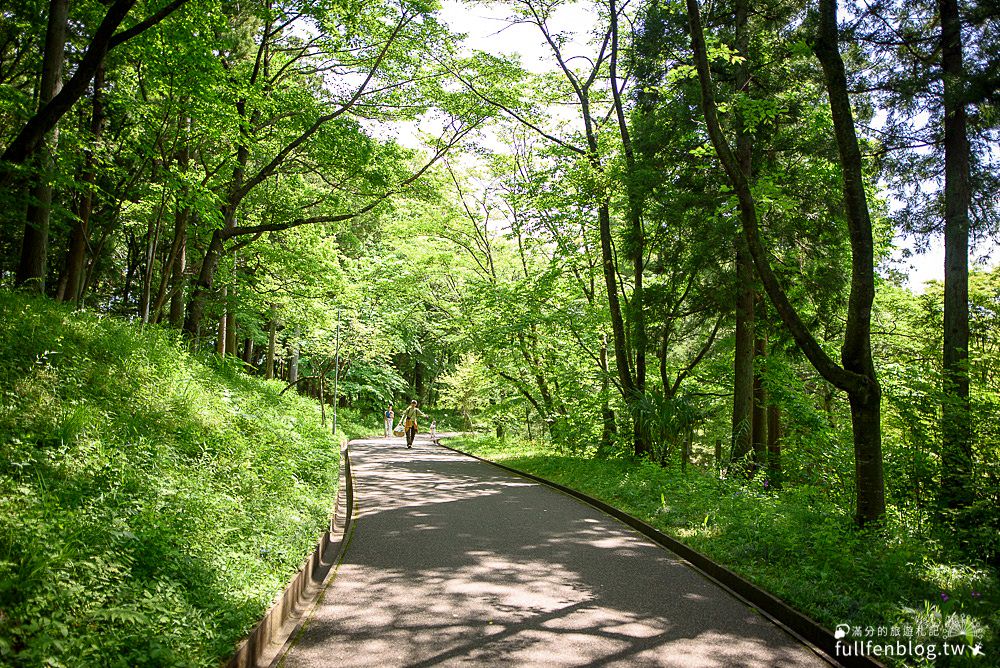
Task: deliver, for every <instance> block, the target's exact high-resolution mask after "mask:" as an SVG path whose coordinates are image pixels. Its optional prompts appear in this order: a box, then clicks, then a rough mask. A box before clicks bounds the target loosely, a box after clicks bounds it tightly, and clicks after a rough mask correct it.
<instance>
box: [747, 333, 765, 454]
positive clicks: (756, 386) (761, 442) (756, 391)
mask: <svg viewBox="0 0 1000 668" xmlns="http://www.w3.org/2000/svg"><path fill="white" fill-rule="evenodd" d="M766 354H767V334H766V333H764V332H763V331H762V328H761V327H759V326H758V327H757V336H756V337H755V338H754V346H753V355H754V360H755V361H756V360H763V359H764V356H765V355H766ZM751 423H752V425H753V428H752V429H751V435H752V438H751V440H752V441H753V458H754V466H755V468H756V467H766V464H767V428H768V423H767V390H765V389H764V380H763V378H761V375H760V369H759V363H757V364H754V370H753V418H752V420H751Z"/></svg>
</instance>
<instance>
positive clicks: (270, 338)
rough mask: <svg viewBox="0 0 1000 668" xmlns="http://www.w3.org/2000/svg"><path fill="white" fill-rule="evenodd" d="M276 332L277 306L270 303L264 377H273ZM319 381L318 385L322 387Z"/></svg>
mask: <svg viewBox="0 0 1000 668" xmlns="http://www.w3.org/2000/svg"><path fill="white" fill-rule="evenodd" d="M277 332H278V307H277V306H275V305H274V304H271V321H270V322H269V323H268V328H267V358H266V360H265V361H264V378H267V379H268V380H270V379H272V378H274V339H275V335H276V334H277ZM322 386H323V385H322V381H320V387H322Z"/></svg>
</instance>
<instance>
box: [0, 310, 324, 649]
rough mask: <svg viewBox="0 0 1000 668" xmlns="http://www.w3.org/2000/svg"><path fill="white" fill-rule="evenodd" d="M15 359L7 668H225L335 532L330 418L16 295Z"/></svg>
mask: <svg viewBox="0 0 1000 668" xmlns="http://www.w3.org/2000/svg"><path fill="white" fill-rule="evenodd" d="M0 349H2V350H4V353H5V354H4V356H3V359H2V361H0V397H2V408H0V452H2V455H0V609H2V610H3V613H2V615H0V662H3V663H4V664H5V665H15V666H34V665H43V664H45V665H61V666H93V665H109V666H110V665H121V666H135V665H160V666H198V665H200V666H215V665H217V664H218V662H219V661H220V660H221V659H222V658H223V657H225V656H227V655H228V654H229V653H230V652H231V651H232V650H233V649H234V647H235V645H236V643H237V641H239V640H240V639H241V637H242V636H243V635H244V634H245V633H246V632H247V631H248V630H249V628H250V627H251V626H252V625H253V624H255V623H256V622H257V620H258V619H259V618H260V616H261V614H262V613H263V611H264V610H265V609H266V607H267V606H268V604H269V603H270V601H271V599H272V597H273V596H274V595H275V594H276V593H277V592H278V591H280V590H281V589H282V588H283V587H284V585H285V584H286V582H287V580H288V579H289V577H290V575H291V574H292V573H293V572H294V571H295V569H297V568H298V566H299V565H300V564H301V562H302V560H303V559H304V557H305V555H306V554H307V553H308V551H309V550H310V549H311V548H312V547H313V545H314V544H315V541H316V538H317V535H318V533H319V532H320V531H321V530H323V528H324V527H325V525H326V523H327V521H328V518H329V514H330V512H331V508H332V506H333V499H334V496H335V493H336V484H337V469H338V466H337V463H338V453H339V449H338V448H337V447H336V446H337V443H336V442H335V441H334V440H333V439H332V438H331V436H330V435H329V433H328V430H323V429H321V428H320V427H319V420H318V411H317V409H316V406H315V405H314V404H313V403H312V402H311V401H309V400H307V399H304V398H301V397H299V396H297V395H295V394H292V393H286V394H285V395H284V396H283V397H280V398H279V397H278V392H279V391H280V389H281V387H282V385H281V384H279V383H278V382H266V381H262V380H258V379H253V378H250V377H248V376H246V375H244V374H243V373H242V372H241V371H239V370H238V369H237V368H236V367H235V366H234V365H230V364H222V363H219V362H213V361H208V362H202V361H199V360H198V359H197V358H195V357H193V356H192V355H191V354H189V353H188V352H186V351H185V349H184V347H183V346H182V345H181V343H180V341H179V339H178V337H177V336H176V335H174V334H171V333H168V332H166V331H163V330H161V329H159V328H155V327H150V328H147V329H145V330H142V329H140V328H139V327H137V326H136V325H131V324H127V323H124V322H120V321H118V320H115V319H110V318H98V317H95V316H94V315H90V314H87V313H84V312H71V311H70V310H68V309H66V308H61V307H56V306H54V305H52V304H50V303H48V302H46V301H41V300H30V299H25V298H22V297H20V296H16V295H12V294H10V293H6V292H3V293H0Z"/></svg>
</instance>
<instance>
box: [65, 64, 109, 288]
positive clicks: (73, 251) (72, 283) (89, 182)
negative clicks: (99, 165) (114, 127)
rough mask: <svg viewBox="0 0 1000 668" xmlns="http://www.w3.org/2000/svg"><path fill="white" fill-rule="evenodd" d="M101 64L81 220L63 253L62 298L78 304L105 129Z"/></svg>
mask: <svg viewBox="0 0 1000 668" xmlns="http://www.w3.org/2000/svg"><path fill="white" fill-rule="evenodd" d="M104 74H105V67H104V63H101V65H100V66H99V67H98V68H97V72H96V73H95V74H94V98H93V102H92V111H91V115H90V135H91V141H92V142H93V144H94V146H93V147H91V148H90V149H88V150H87V156H86V158H85V160H84V167H83V176H82V177H81V179H80V180H81V181H82V182H83V194H82V196H81V201H80V219H79V220H77V221H75V222H74V223H73V231H72V232H71V234H70V241H69V251H68V252H67V253H66V288H65V291H64V293H63V300H64V301H68V302H74V303H78V302H79V300H80V296H81V292H82V290H83V273H84V266H85V263H86V256H87V239H88V237H89V235H90V216H91V214H92V213H93V211H94V186H95V184H96V182H97V169H96V166H95V162H96V160H95V157H94V151H95V150H96V147H97V144H98V142H99V140H100V138H101V134H103V131H104V119H105V118H106V117H107V115H106V114H105V112H104V93H103V88H104Z"/></svg>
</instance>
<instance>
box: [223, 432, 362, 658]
mask: <svg viewBox="0 0 1000 668" xmlns="http://www.w3.org/2000/svg"><path fill="white" fill-rule="evenodd" d="M338 478H339V484H338V485H337V498H336V501H335V502H334V508H333V515H332V516H331V518H330V524H329V526H328V527H327V530H326V531H324V532H323V534H322V535H321V536H320V539H319V541H318V542H317V544H316V547H315V548H314V549H313V551H312V553H311V554H310V555H309V557H308V558H307V559H306V560H305V562H304V563H303V564H302V566H301V567H300V568H299V570H298V571H297V572H296V574H295V576H294V577H293V578H292V580H291V582H289V583H288V585H287V586H286V587H285V589H284V591H283V592H282V593H281V594H279V595H278V596H277V597H276V598H275V600H274V602H273V603H272V604H271V607H270V608H268V610H267V612H266V613H264V617H263V618H262V619H261V621H260V622H258V624H257V626H255V627H254V628H253V630H252V631H251V632H250V633H249V634H248V635H247V636H246V638H245V639H244V640H243V641H242V642H241V643H240V645H239V647H237V649H236V651H235V653H234V654H233V655H232V657H230V659H229V660H228V661H227V662H226V663H225V664H224V666H225V668H258V666H270V665H272V664H273V663H274V662H275V661H276V660H277V659H278V657H280V656H282V655H283V654H284V652H285V649H286V646H287V645H288V644H289V643H290V642H291V641H292V639H293V638H294V637H295V636H296V635H297V634H298V632H299V630H300V629H301V627H302V626H303V623H304V622H305V620H306V618H307V613H308V612H309V611H310V610H312V608H313V606H314V605H315V603H316V601H317V600H318V599H319V597H320V595H321V594H322V592H323V591H325V589H326V584H327V581H328V580H329V578H330V575H331V573H333V572H335V568H334V567H335V566H336V565H337V564H339V563H340V560H341V558H342V555H343V551H344V549H346V545H347V543H348V542H349V541H348V540H345V539H346V538H347V537H349V535H350V529H351V525H352V521H353V516H354V479H353V477H352V475H351V455H350V444H349V443H347V444H345V445H344V447H342V448H341V450H340V472H339V474H338Z"/></svg>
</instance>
